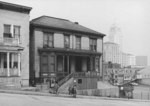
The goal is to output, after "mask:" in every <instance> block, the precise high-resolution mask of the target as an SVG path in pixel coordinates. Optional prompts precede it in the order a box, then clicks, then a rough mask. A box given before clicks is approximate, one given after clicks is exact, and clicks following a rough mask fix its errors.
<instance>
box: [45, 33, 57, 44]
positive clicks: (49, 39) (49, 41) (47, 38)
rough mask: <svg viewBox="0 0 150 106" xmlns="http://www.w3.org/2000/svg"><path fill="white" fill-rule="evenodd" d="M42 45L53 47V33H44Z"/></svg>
mask: <svg viewBox="0 0 150 106" xmlns="http://www.w3.org/2000/svg"><path fill="white" fill-rule="evenodd" d="M43 46H44V47H54V38H53V33H44V35H43Z"/></svg>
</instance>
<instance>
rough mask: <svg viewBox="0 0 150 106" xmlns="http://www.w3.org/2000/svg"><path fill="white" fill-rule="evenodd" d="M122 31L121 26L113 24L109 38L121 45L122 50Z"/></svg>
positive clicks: (110, 40)
mask: <svg viewBox="0 0 150 106" xmlns="http://www.w3.org/2000/svg"><path fill="white" fill-rule="evenodd" d="M122 37H123V36H122V31H121V28H120V27H119V26H117V25H116V24H112V26H111V27H110V30H109V36H108V40H109V42H113V43H116V44H118V45H119V49H120V50H121V51H122V49H123V44H122Z"/></svg>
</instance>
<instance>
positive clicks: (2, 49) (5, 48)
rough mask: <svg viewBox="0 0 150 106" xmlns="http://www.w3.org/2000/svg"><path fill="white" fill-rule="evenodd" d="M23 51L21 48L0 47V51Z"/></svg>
mask: <svg viewBox="0 0 150 106" xmlns="http://www.w3.org/2000/svg"><path fill="white" fill-rule="evenodd" d="M23 49H24V48H23V47H21V46H11V45H10V46H9V45H0V51H22V50H23Z"/></svg>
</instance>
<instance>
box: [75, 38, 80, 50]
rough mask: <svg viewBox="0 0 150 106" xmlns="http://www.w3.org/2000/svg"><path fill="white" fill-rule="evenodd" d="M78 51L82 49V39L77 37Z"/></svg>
mask: <svg viewBox="0 0 150 106" xmlns="http://www.w3.org/2000/svg"><path fill="white" fill-rule="evenodd" d="M76 49H81V37H79V36H76Z"/></svg>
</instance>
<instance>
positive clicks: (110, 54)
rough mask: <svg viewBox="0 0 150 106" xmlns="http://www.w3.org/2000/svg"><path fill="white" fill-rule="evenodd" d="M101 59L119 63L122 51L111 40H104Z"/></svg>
mask: <svg viewBox="0 0 150 106" xmlns="http://www.w3.org/2000/svg"><path fill="white" fill-rule="evenodd" d="M103 60H104V62H112V63H117V64H121V62H122V53H121V51H120V49H119V45H118V44H116V43H112V42H105V43H104V50H103Z"/></svg>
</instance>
